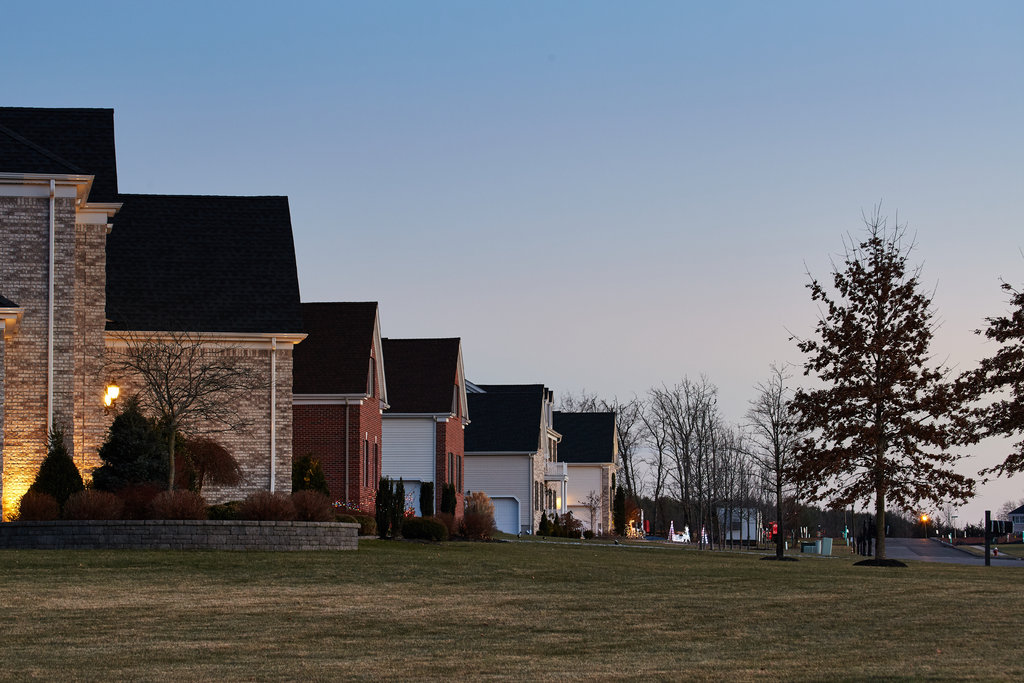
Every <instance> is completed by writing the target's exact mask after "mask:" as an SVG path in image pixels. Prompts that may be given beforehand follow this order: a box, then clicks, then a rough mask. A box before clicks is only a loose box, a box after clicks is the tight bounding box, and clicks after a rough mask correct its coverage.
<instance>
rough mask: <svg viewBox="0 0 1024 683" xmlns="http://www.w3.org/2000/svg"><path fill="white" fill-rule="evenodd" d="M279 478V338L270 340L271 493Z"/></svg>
mask: <svg viewBox="0 0 1024 683" xmlns="http://www.w3.org/2000/svg"><path fill="white" fill-rule="evenodd" d="M276 478H277V338H276V337H275V338H273V339H271V340H270V492H271V493H274V491H275V489H276V486H275V483H276Z"/></svg>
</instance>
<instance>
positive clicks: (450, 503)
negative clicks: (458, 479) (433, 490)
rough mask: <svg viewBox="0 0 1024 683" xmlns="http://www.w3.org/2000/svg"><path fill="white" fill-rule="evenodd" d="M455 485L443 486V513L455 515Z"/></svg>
mask: <svg viewBox="0 0 1024 683" xmlns="http://www.w3.org/2000/svg"><path fill="white" fill-rule="evenodd" d="M455 503H456V498H455V484H444V485H443V486H441V512H445V513H447V514H449V515H453V516H454V515H455Z"/></svg>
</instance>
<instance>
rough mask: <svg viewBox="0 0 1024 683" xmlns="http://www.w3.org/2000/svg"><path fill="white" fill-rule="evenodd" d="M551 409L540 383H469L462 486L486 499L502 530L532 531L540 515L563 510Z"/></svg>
mask: <svg viewBox="0 0 1024 683" xmlns="http://www.w3.org/2000/svg"><path fill="white" fill-rule="evenodd" d="M553 405H554V394H553V393H552V391H551V390H550V389H548V388H547V387H545V386H544V385H543V384H480V385H475V384H474V385H471V388H470V393H469V407H470V411H471V413H472V415H473V424H471V425H470V426H469V428H467V429H466V488H467V489H468V490H470V491H483V492H484V493H486V494H487V495H488V496H489V497H490V498H491V501H492V502H493V503H494V516H495V523H496V525H497V527H498V529H499V530H501V531H504V532H507V533H533V532H534V531H535V530H536V529H537V525H538V524H539V523H540V516H541V513H542V512H548V513H559V514H562V513H564V512H566V510H567V508H566V500H567V498H566V488H565V487H566V482H567V470H566V466H565V465H564V464H563V463H560V462H558V461H557V460H558V444H559V441H560V440H561V438H562V437H561V434H559V433H558V432H557V431H555V429H554V426H553V424H552V412H553Z"/></svg>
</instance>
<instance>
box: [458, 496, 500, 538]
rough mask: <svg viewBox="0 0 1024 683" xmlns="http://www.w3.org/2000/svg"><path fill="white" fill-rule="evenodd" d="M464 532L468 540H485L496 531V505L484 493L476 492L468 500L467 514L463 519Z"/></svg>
mask: <svg viewBox="0 0 1024 683" xmlns="http://www.w3.org/2000/svg"><path fill="white" fill-rule="evenodd" d="M462 530H463V533H464V534H465V535H466V538H472V539H476V540H485V539H488V538H491V536H492V535H493V534H494V532H495V531H496V529H495V526H494V503H492V502H491V499H490V497H489V496H488V495H487V494H486V493H484V492H483V491H474V492H473V493H472V494H470V495H469V497H468V498H467V500H466V514H465V515H463V517H462Z"/></svg>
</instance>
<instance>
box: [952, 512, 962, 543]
mask: <svg viewBox="0 0 1024 683" xmlns="http://www.w3.org/2000/svg"><path fill="white" fill-rule="evenodd" d="M959 516H960V515H953V540H956V534H957V531H956V520H957V517H959Z"/></svg>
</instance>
